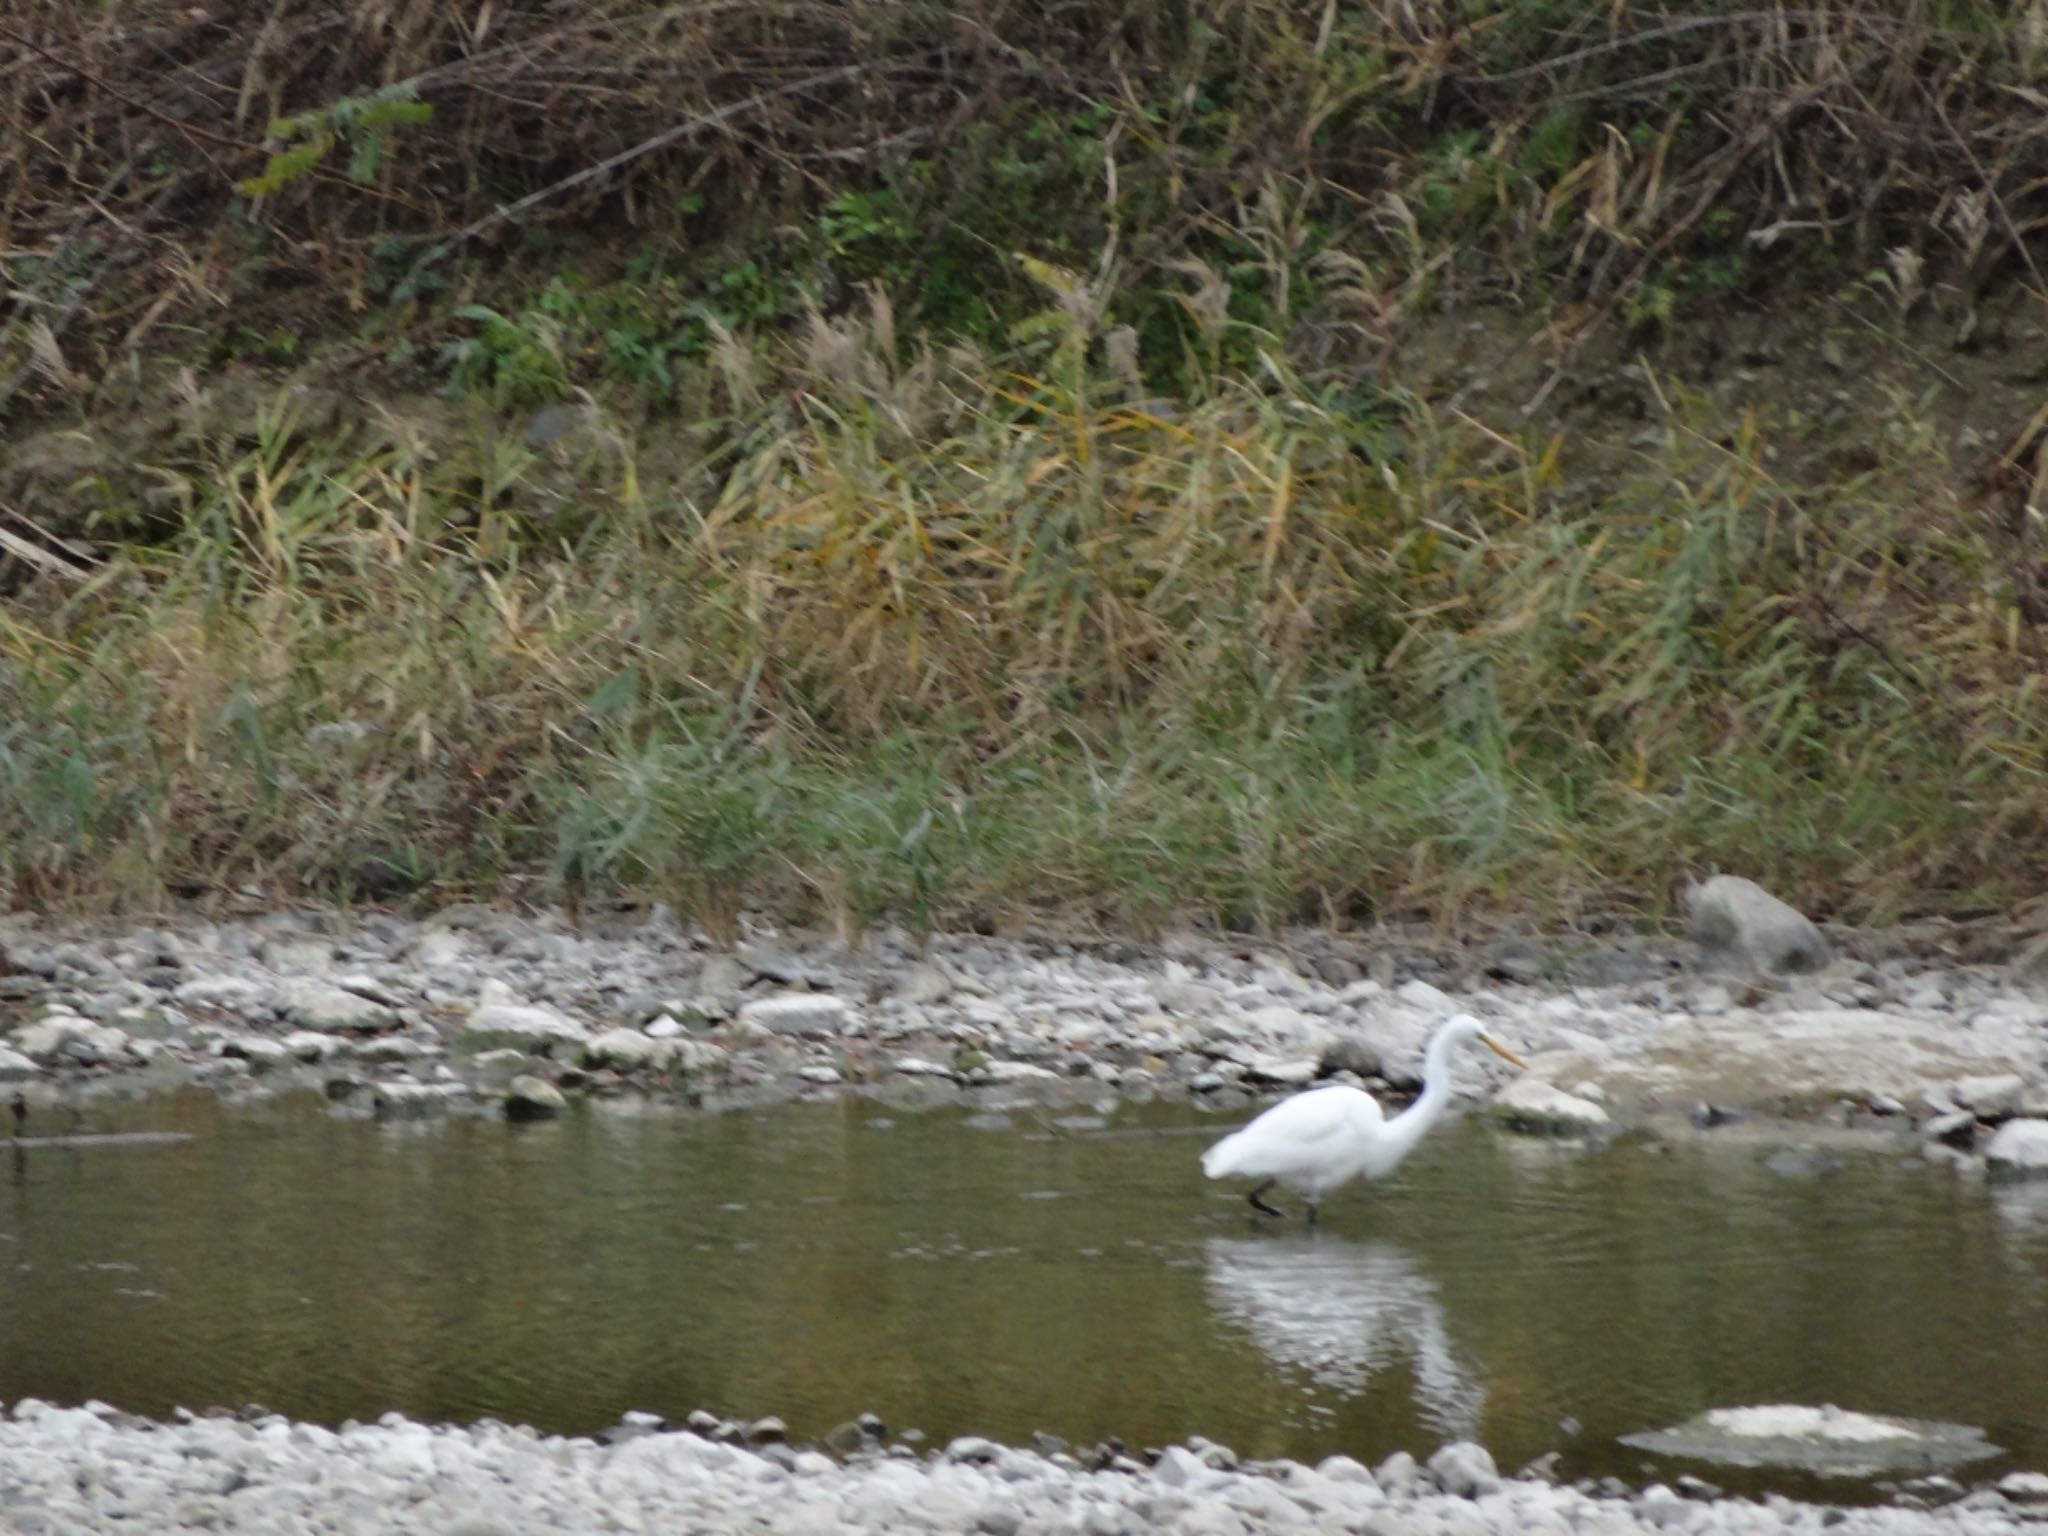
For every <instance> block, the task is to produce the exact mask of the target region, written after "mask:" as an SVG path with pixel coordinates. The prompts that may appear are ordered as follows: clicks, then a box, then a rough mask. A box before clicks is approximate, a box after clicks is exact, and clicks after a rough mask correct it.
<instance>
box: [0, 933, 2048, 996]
mask: <svg viewBox="0 0 2048 1536" xmlns="http://www.w3.org/2000/svg"><path fill="white" fill-rule="evenodd" d="M23 969H24V970H25V969H27V967H25V966H24V967H23ZM2006 974H2007V975H2009V976H2010V977H2011V978H2012V979H2013V980H2014V981H2016V982H2018V983H2019V984H2020V985H2021V986H2026V987H2048V933H2044V934H2040V935H2039V936H2037V937H2036V938H2035V939H2033V940H2032V942H2030V943H2029V944H2028V945H2027V946H2026V947H2025V948H2024V949H2022V950H2021V951H2020V952H2019V953H2018V954H2017V955H2015V956H2014V957H2013V960H2012V964H2011V965H2010V966H2008V967H2007V971H2006Z"/></svg>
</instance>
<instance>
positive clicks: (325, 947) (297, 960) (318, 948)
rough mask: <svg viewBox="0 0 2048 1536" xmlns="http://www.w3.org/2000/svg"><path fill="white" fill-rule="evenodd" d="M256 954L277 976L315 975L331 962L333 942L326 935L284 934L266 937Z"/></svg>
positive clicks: (332, 959)
mask: <svg viewBox="0 0 2048 1536" xmlns="http://www.w3.org/2000/svg"><path fill="white" fill-rule="evenodd" d="M256 955H257V958H258V959H260V960H261V961H262V962H263V963H264V964H265V965H267V966H269V967H270V968H271V969H272V970H273V971H276V972H277V973H278V974H279V975H280V976H303V975H315V976H317V975H319V974H321V973H322V972H324V971H325V970H326V969H327V968H328V966H330V965H331V964H333V962H334V945H333V943H332V942H331V941H329V940H327V939H318V938H308V937H305V936H303V935H300V936H289V935H286V936H280V937H277V938H273V939H265V940H264V941H263V943H262V944H260V945H259V946H257V951H256Z"/></svg>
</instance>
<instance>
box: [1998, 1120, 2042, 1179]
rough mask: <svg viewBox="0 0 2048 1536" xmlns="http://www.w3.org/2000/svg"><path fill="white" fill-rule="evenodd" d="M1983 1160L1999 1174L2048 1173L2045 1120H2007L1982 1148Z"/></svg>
mask: <svg viewBox="0 0 2048 1536" xmlns="http://www.w3.org/2000/svg"><path fill="white" fill-rule="evenodd" d="M1984 1161H1985V1162H1986V1163H1988V1164H1990V1166H1991V1167H1992V1168H1993V1169H1995V1170H1997V1171H1999V1172H2001V1173H2009V1174H2019V1175H2039V1174H2044V1173H2048V1120H2008V1121H2006V1122H2005V1124H2003V1125H2001V1126H2000V1127H1999V1128H1998V1131H1997V1133H1996V1134H1995V1135H1993V1136H1992V1138H1991V1140H1990V1143H1989V1144H1988V1145H1986V1147H1985V1148H1984Z"/></svg>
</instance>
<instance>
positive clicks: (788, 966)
mask: <svg viewBox="0 0 2048 1536" xmlns="http://www.w3.org/2000/svg"><path fill="white" fill-rule="evenodd" d="M733 958H734V959H736V960H738V961H739V963H740V964H741V965H743V966H745V967H746V968H747V969H748V970H749V971H751V972H753V974H754V975H755V976H757V977H760V978H761V979H763V980H765V981H772V982H774V983H775V984H776V985H778V986H784V987H787V986H793V985H795V984H797V983H799V982H802V983H806V984H807V983H809V981H810V980H811V974H812V973H811V968H810V967H809V966H807V965H805V964H804V963H803V961H801V960H799V959H798V958H797V957H796V956H795V955H792V954H791V953H790V952H789V951H788V950H786V949H784V948H782V947H781V946H780V945H777V944H758V943H756V944H741V945H740V946H739V947H738V948H737V949H735V950H734V951H733Z"/></svg>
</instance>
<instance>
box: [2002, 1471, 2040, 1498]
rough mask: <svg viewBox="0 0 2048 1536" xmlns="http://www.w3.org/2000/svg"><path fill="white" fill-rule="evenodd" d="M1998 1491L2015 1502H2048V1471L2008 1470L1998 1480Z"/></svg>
mask: <svg viewBox="0 0 2048 1536" xmlns="http://www.w3.org/2000/svg"><path fill="white" fill-rule="evenodd" d="M1998 1491H1999V1492H2000V1493H2002V1494H2004V1495H2005V1496H2006V1497H2007V1498H2008V1499H2011V1500H2012V1501H2013V1503H2015V1504H2048V1473H2041V1472H2008V1473H2006V1474H2005V1476H2003V1477H2001V1478H2000V1479H1999V1480H1998Z"/></svg>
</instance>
